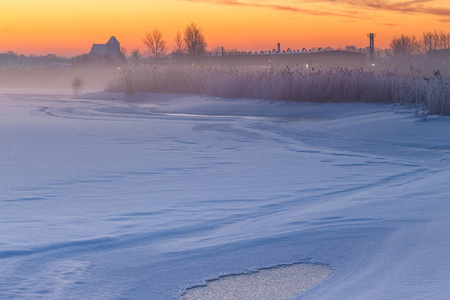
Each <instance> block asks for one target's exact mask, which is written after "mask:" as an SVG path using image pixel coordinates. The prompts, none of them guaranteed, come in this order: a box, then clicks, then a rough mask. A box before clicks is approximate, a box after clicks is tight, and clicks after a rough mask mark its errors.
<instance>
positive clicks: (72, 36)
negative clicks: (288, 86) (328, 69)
mask: <svg viewBox="0 0 450 300" xmlns="http://www.w3.org/2000/svg"><path fill="white" fill-rule="evenodd" d="M191 22H194V23H196V24H197V25H198V26H199V27H201V28H202V29H203V31H204V34H205V37H206V40H207V43H208V49H213V48H214V47H218V46H224V47H225V48H228V49H231V48H235V49H239V50H245V51H255V50H258V51H260V50H263V49H273V48H275V47H276V43H278V42H280V43H281V46H282V48H283V49H286V48H291V49H301V48H303V47H306V48H310V47H326V46H332V47H334V48H338V47H345V46H346V45H355V46H357V47H366V46H368V44H369V40H368V38H367V33H369V32H375V33H376V34H377V37H376V40H375V46H376V47H380V48H387V47H388V46H389V41H390V40H391V39H392V37H393V36H395V35H397V36H398V35H400V34H402V33H404V34H408V35H413V34H414V35H416V36H420V35H421V34H422V33H423V32H424V31H431V30H438V31H441V30H442V31H444V32H450V1H449V0H408V1H403V0H395V1H390V0H319V1H315V0H279V1H273V0H260V1H253V0H128V1H124V0H0V52H5V51H8V50H11V51H15V52H18V53H23V54H49V53H54V54H58V55H64V56H73V55H78V54H83V53H87V52H89V50H90V48H91V45H92V43H106V41H107V40H108V39H109V37H110V36H111V35H114V36H116V38H117V39H118V40H119V41H120V42H121V45H122V46H123V47H125V48H126V49H127V50H128V52H130V51H131V50H133V49H136V48H140V49H141V50H145V47H144V45H143V43H142V38H143V36H144V35H145V33H146V32H147V31H149V30H151V29H153V28H158V29H159V30H161V31H162V33H163V35H164V38H165V40H166V42H167V46H168V48H169V50H172V47H173V45H174V37H175V34H176V32H177V30H183V29H184V28H185V27H186V25H187V24H189V23H191Z"/></svg>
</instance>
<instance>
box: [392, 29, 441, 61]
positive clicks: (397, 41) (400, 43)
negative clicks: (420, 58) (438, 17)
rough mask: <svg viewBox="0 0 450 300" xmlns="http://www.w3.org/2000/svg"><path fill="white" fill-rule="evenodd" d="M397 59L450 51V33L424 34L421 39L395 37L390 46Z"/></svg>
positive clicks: (435, 32)
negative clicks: (436, 51) (438, 51)
mask: <svg viewBox="0 0 450 300" xmlns="http://www.w3.org/2000/svg"><path fill="white" fill-rule="evenodd" d="M389 46H390V49H391V51H392V54H393V55H394V56H395V57H404V56H409V55H416V54H422V53H428V52H429V51H433V50H442V49H450V33H444V32H442V31H441V32H437V31H434V32H431V31H430V32H424V33H423V34H422V36H421V38H420V39H418V38H416V37H415V36H414V35H413V36H408V35H404V34H402V35H401V36H400V37H394V38H393V39H392V40H391V43H390V44H389Z"/></svg>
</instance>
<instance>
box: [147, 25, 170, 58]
mask: <svg viewBox="0 0 450 300" xmlns="http://www.w3.org/2000/svg"><path fill="white" fill-rule="evenodd" d="M142 41H143V42H144V44H145V45H146V46H147V48H148V51H149V52H150V53H151V54H152V56H153V57H155V58H159V57H161V56H163V55H164V53H165V52H166V41H165V40H164V38H163V35H162V33H161V31H159V30H158V29H153V31H151V32H147V34H146V35H145V37H144V39H143V40H142Z"/></svg>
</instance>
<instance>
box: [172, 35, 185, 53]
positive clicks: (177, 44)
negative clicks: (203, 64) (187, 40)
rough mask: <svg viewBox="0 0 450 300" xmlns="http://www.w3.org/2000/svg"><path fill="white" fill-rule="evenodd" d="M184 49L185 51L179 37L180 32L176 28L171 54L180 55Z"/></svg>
mask: <svg viewBox="0 0 450 300" xmlns="http://www.w3.org/2000/svg"><path fill="white" fill-rule="evenodd" d="M184 51H185V47H184V41H183V38H182V37H181V32H180V31H179V30H178V31H177V34H176V35H175V49H174V51H173V52H172V54H173V55H174V56H181V55H183V53H184Z"/></svg>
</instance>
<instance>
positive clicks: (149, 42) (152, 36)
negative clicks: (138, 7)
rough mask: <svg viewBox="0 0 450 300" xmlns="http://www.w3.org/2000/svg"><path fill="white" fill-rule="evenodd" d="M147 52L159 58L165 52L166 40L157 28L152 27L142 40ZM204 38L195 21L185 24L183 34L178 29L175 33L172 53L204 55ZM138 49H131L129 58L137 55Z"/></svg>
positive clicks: (177, 55) (176, 55) (174, 54)
mask: <svg viewBox="0 0 450 300" xmlns="http://www.w3.org/2000/svg"><path fill="white" fill-rule="evenodd" d="M142 41H143V42H144V44H145V46H146V48H147V50H148V52H149V53H150V54H151V56H153V57H154V58H160V57H162V56H164V55H165V54H166V52H167V47H166V41H165V39H164V37H163V35H162V33H161V31H160V30H159V29H156V28H155V29H153V30H151V31H149V32H147V34H146V35H145V36H144V38H143V40H142ZM206 46H207V44H206V40H205V36H204V34H203V30H202V29H201V28H200V27H198V26H197V25H196V24H195V23H191V24H189V25H187V26H186V28H185V29H184V31H183V34H182V33H181V31H180V30H178V31H177V34H176V35H175V49H174V50H173V52H172V55H173V56H175V57H180V56H183V55H204V54H206ZM138 51H139V50H133V52H132V53H131V58H133V56H135V57H136V55H139V52H138Z"/></svg>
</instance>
